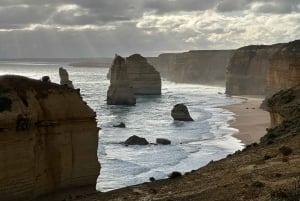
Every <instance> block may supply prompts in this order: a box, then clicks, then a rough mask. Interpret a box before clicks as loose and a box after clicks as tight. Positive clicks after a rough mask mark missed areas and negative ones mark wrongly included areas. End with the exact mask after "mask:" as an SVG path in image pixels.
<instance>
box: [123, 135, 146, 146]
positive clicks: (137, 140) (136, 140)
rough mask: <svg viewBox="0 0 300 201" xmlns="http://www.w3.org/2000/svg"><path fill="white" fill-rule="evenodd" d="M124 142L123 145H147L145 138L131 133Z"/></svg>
mask: <svg viewBox="0 0 300 201" xmlns="http://www.w3.org/2000/svg"><path fill="white" fill-rule="evenodd" d="M124 144H125V145H148V144H149V142H148V141H147V140H146V139H145V138H142V137H139V136H136V135H133V136H131V137H130V138H128V139H127V140H126V141H125V143H124Z"/></svg>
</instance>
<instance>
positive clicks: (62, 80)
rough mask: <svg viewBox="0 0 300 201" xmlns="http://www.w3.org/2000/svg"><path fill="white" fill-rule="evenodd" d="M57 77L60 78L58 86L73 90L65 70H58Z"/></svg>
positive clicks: (61, 68)
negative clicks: (65, 86)
mask: <svg viewBox="0 0 300 201" xmlns="http://www.w3.org/2000/svg"><path fill="white" fill-rule="evenodd" d="M59 77H60V84H61V85H67V86H68V87H70V88H73V89H74V86H73V83H72V81H71V80H69V74H68V72H67V70H66V69H64V68H63V67H60V68H59Z"/></svg>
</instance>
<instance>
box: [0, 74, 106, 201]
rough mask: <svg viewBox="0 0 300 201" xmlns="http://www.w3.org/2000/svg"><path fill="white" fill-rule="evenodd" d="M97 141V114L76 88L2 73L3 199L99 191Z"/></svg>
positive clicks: (0, 167)
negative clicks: (73, 190) (96, 189)
mask: <svg viewBox="0 0 300 201" xmlns="http://www.w3.org/2000/svg"><path fill="white" fill-rule="evenodd" d="M97 146H98V128H97V123H96V114H95V112H94V111H93V110H92V109H91V108H89V107H88V106H87V104H86V103H85V102H84V101H83V100H82V98H81V96H80V94H79V93H78V92H77V91H76V90H74V89H71V88H69V87H67V86H61V85H57V84H53V83H50V82H41V81H39V80H33V79H29V78H25V77H21V76H1V77H0V161H1V162H0V200H1V201H11V200H35V199H38V200H41V199H39V197H40V196H43V195H46V194H50V193H51V194H53V193H58V192H59V193H64V192H67V191H71V190H72V189H76V188H79V189H85V191H95V186H96V180H97V177H98V175H99V172H100V166H99V163H98V159H97ZM79 191H80V190H79ZM68 196H69V195H68Z"/></svg>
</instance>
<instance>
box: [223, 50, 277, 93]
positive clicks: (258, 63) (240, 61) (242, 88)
mask: <svg viewBox="0 0 300 201" xmlns="http://www.w3.org/2000/svg"><path fill="white" fill-rule="evenodd" d="M281 46H282V44H276V45H270V46H266V45H251V46H246V47H242V48H240V49H238V50H236V52H235V53H234V55H233V56H232V58H231V59H230V62H229V65H228V67H227V74H226V94H228V95H266V94H267V92H268V82H267V76H268V71H269V67H270V59H271V58H272V57H273V55H274V54H275V53H276V52H277V51H278V50H279V49H280V48H281Z"/></svg>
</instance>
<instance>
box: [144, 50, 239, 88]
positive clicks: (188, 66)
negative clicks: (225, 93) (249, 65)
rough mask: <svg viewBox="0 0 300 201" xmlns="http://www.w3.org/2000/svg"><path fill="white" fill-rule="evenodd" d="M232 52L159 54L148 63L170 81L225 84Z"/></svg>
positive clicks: (204, 51) (207, 51) (202, 51)
mask: <svg viewBox="0 0 300 201" xmlns="http://www.w3.org/2000/svg"><path fill="white" fill-rule="evenodd" d="M233 53H234V50H195V51H189V52H184V53H176V54H175V53H170V54H161V55H159V56H158V58H157V60H155V59H154V58H150V59H149V61H150V62H151V63H152V64H153V65H154V66H155V68H156V69H157V70H158V71H159V72H160V73H161V75H162V76H163V77H165V78H166V79H168V80H170V81H174V82H182V83H196V84H222V85H224V83H225V73H226V67H227V65H228V62H229V60H230V58H231V56H232V55H233Z"/></svg>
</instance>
